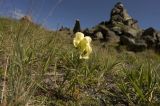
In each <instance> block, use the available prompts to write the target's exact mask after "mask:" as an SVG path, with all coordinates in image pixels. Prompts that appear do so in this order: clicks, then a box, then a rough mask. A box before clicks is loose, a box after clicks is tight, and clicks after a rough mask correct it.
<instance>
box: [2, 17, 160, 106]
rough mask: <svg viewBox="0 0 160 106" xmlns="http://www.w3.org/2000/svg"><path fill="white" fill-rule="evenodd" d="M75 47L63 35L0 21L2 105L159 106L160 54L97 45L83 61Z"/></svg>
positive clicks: (25, 23) (5, 19) (5, 20)
mask: <svg viewBox="0 0 160 106" xmlns="http://www.w3.org/2000/svg"><path fill="white" fill-rule="evenodd" d="M72 41H73V37H71V35H69V34H68V32H65V31H61V32H59V31H48V30H46V29H44V28H42V27H40V26H38V25H34V24H32V23H28V22H25V21H21V22H20V21H16V20H11V19H7V18H0V83H1V84H0V85H1V86H0V89H1V92H0V95H1V98H0V100H1V105H4V106H72V105H73V106H106V105H109V106H110V105H111V106H112V105H116V106H120V105H121V106H122V105H124V106H125V105H126V106H127V105H130V106H134V105H151V104H152V105H153V104H158V103H160V55H159V54H156V53H155V52H154V51H152V50H146V51H144V52H140V53H133V52H129V51H126V50H125V47H118V46H117V44H109V43H100V41H93V42H92V49H93V53H92V54H91V55H90V58H89V59H88V60H80V59H79V53H78V52H77V49H75V48H74V46H73V43H72ZM117 48H119V49H117Z"/></svg>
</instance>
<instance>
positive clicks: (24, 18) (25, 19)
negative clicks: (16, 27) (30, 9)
mask: <svg viewBox="0 0 160 106" xmlns="http://www.w3.org/2000/svg"><path fill="white" fill-rule="evenodd" d="M20 21H27V22H30V23H32V22H33V21H32V17H31V16H29V15H27V16H24V17H22V18H21V19H20Z"/></svg>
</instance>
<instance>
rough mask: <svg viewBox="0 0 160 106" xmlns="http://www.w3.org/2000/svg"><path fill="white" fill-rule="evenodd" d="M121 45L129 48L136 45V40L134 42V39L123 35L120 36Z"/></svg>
mask: <svg viewBox="0 0 160 106" xmlns="http://www.w3.org/2000/svg"><path fill="white" fill-rule="evenodd" d="M120 44H121V45H126V46H127V47H128V46H132V45H134V44H135V40H134V38H130V37H127V36H124V35H122V36H120Z"/></svg>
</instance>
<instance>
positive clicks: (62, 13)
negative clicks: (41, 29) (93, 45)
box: [0, 0, 160, 30]
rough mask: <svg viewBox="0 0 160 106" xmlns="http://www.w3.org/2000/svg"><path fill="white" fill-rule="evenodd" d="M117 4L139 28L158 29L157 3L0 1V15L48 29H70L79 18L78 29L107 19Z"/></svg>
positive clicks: (142, 0) (157, 0) (143, 0)
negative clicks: (29, 19) (26, 19)
mask: <svg viewBox="0 0 160 106" xmlns="http://www.w3.org/2000/svg"><path fill="white" fill-rule="evenodd" d="M118 1H121V2H122V3H123V4H124V6H125V7H126V8H127V10H128V13H129V14H130V15H131V16H132V17H133V18H134V19H137V20H138V22H139V25H140V26H141V27H142V28H148V27H150V26H152V27H154V28H156V29H158V30H159V29H160V9H159V5H160V0H0V16H9V17H14V18H17V19H19V18H20V17H23V16H24V15H26V14H30V15H32V17H33V20H34V21H35V22H37V23H39V24H42V25H44V26H45V27H47V28H49V29H57V28H59V27H61V25H63V26H67V27H70V28H72V27H73V26H74V22H75V19H80V21H81V26H82V28H86V27H92V26H94V25H96V24H98V23H99V22H101V21H105V20H109V17H110V12H111V9H112V8H113V6H114V5H115V3H116V2H118Z"/></svg>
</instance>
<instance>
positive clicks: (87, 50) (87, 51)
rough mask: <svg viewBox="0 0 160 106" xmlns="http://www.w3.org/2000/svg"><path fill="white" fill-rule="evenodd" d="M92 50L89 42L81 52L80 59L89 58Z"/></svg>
mask: <svg viewBox="0 0 160 106" xmlns="http://www.w3.org/2000/svg"><path fill="white" fill-rule="evenodd" d="M91 52H92V48H91V46H90V45H89V44H88V45H87V46H86V48H85V49H84V50H83V51H82V52H81V54H80V59H89V55H90V54H91Z"/></svg>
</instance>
